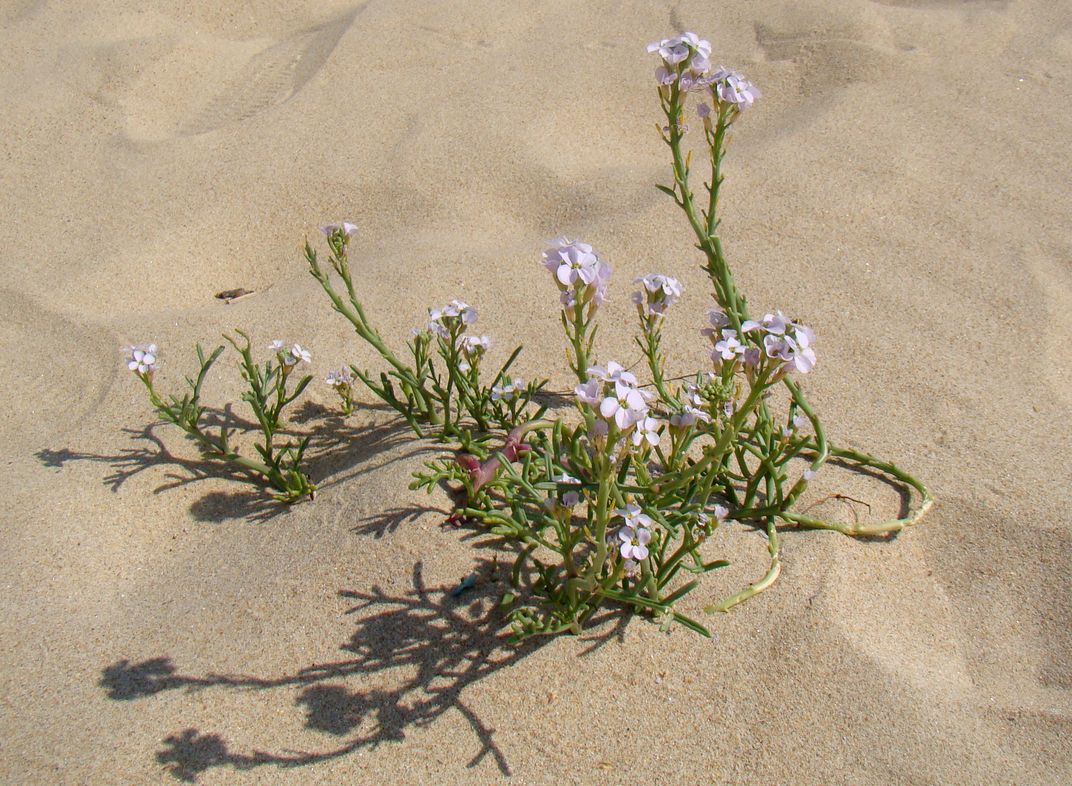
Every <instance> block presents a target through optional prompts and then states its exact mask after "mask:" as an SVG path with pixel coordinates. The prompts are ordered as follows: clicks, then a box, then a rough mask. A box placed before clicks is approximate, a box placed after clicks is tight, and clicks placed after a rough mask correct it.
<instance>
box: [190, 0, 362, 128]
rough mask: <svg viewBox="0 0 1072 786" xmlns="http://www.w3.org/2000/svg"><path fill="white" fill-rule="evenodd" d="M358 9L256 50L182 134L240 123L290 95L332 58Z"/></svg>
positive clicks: (279, 102) (192, 118)
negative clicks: (262, 49)
mask: <svg viewBox="0 0 1072 786" xmlns="http://www.w3.org/2000/svg"><path fill="white" fill-rule="evenodd" d="M354 16H356V13H354V14H349V15H347V16H345V17H342V18H340V19H336V20H334V21H332V22H328V23H327V24H324V25H321V26H320V27H316V28H313V29H312V30H306V31H304V32H301V33H297V34H295V35H292V36H290V37H288V38H284V39H283V40H282V41H280V42H278V43H276V44H273V45H272V46H269V47H268V48H267V49H265V50H264V51H262V52H259V53H258V54H256V55H254V56H253V57H252V58H251V59H250V60H249V62H248V63H247V64H246V65H245V66H244V67H243V68H242V69H241V70H240V71H239V72H238V73H237V74H236V75H235V76H234V77H233V78H232V79H231V80H230V81H229V82H228V83H227V85H226V86H225V87H224V88H223V90H221V91H220V92H219V93H218V94H217V95H216V96H215V98H213V99H212V100H211V101H209V103H208V105H207V106H205V107H204V108H203V109H202V110H201V111H199V112H197V113H195V114H194V115H193V116H192V117H191V118H190V119H189V120H188V121H185V122H183V123H180V125H179V127H178V129H177V133H178V134H179V135H180V136H194V135H197V134H205V133H208V132H209V131H215V130H216V129H217V128H222V127H223V126H227V125H230V124H231V123H240V122H242V121H243V120H248V119H249V118H251V117H254V116H255V115H257V114H259V113H261V112H263V111H264V110H265V109H268V108H269V107H273V106H277V105H278V104H282V103H283V102H284V101H286V100H288V99H289V98H290V97H291V96H293V95H294V94H295V93H297V92H298V91H299V90H301V89H302V87H304V86H305V85H306V83H308V82H309V80H310V79H312V78H313V77H314V76H315V75H316V72H317V71H319V70H320V68H321V67H322V66H323V65H324V63H325V62H327V59H328V57H330V56H331V53H332V51H334V49H335V46H336V45H337V44H338V43H339V39H340V38H342V36H343V33H345V32H346V30H347V29H348V28H349V27H350V24H351V23H352V22H353V20H354Z"/></svg>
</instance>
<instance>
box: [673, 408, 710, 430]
mask: <svg viewBox="0 0 1072 786" xmlns="http://www.w3.org/2000/svg"><path fill="white" fill-rule="evenodd" d="M700 421H703V422H704V423H710V422H711V416H710V415H708V414H707V413H706V412H704V411H703V410H702V409H699V408H697V407H694V406H692V405H691V404H686V405H685V408H684V409H683V410H681V411H680V412H675V413H674V414H673V415H671V416H670V425H671V427H673V428H688V427H689V426H695V425H696V424H697V423H698V422H700Z"/></svg>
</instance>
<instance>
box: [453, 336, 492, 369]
mask: <svg viewBox="0 0 1072 786" xmlns="http://www.w3.org/2000/svg"><path fill="white" fill-rule="evenodd" d="M461 346H462V354H463V355H465V360H462V361H460V362H459V363H458V367H459V368H460V369H461V370H462V371H468V370H469V369H471V368H472V365H471V364H472V363H476V362H478V361H479V360H480V358H482V357H483V356H484V353H485V352H487V351H488V347H489V346H491V339H490V338H489V337H488V336H464V337H463V338H462V344H461Z"/></svg>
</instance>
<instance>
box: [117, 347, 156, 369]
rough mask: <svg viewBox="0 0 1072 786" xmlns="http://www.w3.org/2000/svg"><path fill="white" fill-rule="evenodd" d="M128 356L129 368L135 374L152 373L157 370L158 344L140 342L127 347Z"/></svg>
mask: <svg viewBox="0 0 1072 786" xmlns="http://www.w3.org/2000/svg"><path fill="white" fill-rule="evenodd" d="M124 351H125V352H126V353H127V354H128V355H129V357H128V358H127V368H128V369H130V370H131V371H133V372H134V373H135V374H151V373H152V372H154V371H156V344H138V345H137V346H133V347H127V348H126V349H125V350H124Z"/></svg>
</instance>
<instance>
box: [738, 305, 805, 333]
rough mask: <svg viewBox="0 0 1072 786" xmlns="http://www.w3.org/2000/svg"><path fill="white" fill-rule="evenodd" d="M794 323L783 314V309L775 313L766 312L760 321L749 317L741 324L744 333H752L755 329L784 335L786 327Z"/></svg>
mask: <svg viewBox="0 0 1072 786" xmlns="http://www.w3.org/2000/svg"><path fill="white" fill-rule="evenodd" d="M792 324H793V323H792V322H791V321H790V320H789V319H788V318H787V317H786V316H785V314H783V313H782V312H781V311H776V312H775V313H773V314H765V315H764V316H763V319H762V320H760V321H759V322H757V321H755V320H753V319H749V320H747V321H745V322H744V323H742V324H741V332H742V333H751V332H752V331H753V330H759V329H760V328H763V330H765V331H767V332H768V333H773V334H775V335H778V336H780V335H782V334H784V333H785V331H786V329H787V328H789V326H790V325H792Z"/></svg>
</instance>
